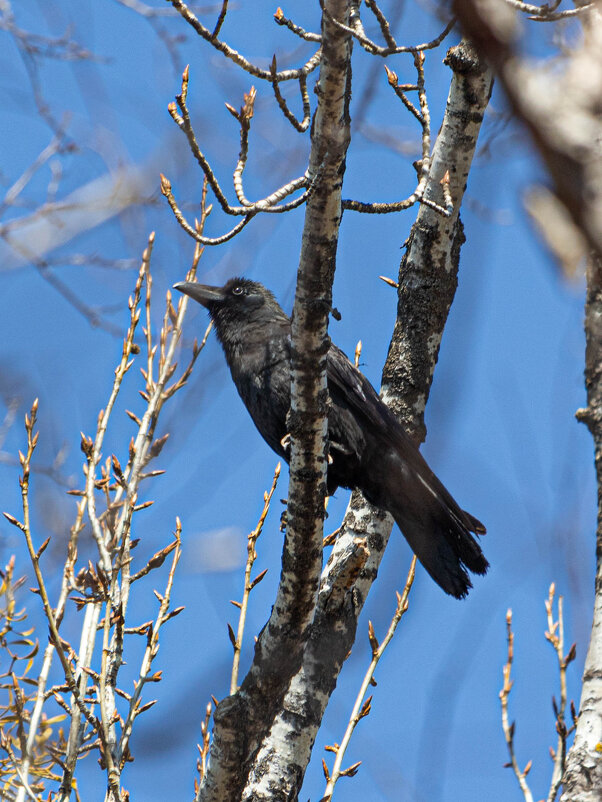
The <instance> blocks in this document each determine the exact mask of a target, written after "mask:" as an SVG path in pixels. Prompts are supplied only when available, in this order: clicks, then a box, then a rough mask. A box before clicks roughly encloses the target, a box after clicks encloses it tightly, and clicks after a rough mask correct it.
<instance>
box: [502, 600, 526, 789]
mask: <svg viewBox="0 0 602 802" xmlns="http://www.w3.org/2000/svg"><path fill="white" fill-rule="evenodd" d="M506 633H507V638H508V659H507V661H506V663H505V665H504V668H503V671H502V673H503V677H504V684H503V685H502V690H501V691H500V701H501V703H502V728H503V730H504V737H505V739H506V745H507V747H508V754H509V755H510V762H509V763H506V764H505V765H506V767H508V768H510V767H511V768H512V771H513V772H514V775H515V777H516V779H517V780H518V784H519V786H520V789H521V791H522V792H523V796H524V798H525V802H533V795H532V793H531V789H530V788H529V785H528V783H527V774H528V773H529V771H530V770H531V765H532V764H531V761H530V760H529V762H528V763H527V765H526V766H525V768H524V769H523V770H522V771H521V769H520V768H519V766H518V762H517V760H516V755H515V752H514V731H515V726H516V722H514V721H513V722H512V723H510V721H509V718H508V699H509V697H510V691H511V690H512V685H513V684H514V681H513V680H512V679H511V672H512V662H513V660H514V633H513V632H512V610H510V609H508V612H507V613H506Z"/></svg>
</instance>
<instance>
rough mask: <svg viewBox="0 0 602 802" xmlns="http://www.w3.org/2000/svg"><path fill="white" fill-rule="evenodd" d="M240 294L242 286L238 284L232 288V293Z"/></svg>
mask: <svg viewBox="0 0 602 802" xmlns="http://www.w3.org/2000/svg"><path fill="white" fill-rule="evenodd" d="M242 294H243V288H242V287H241V286H240V285H238V286H236V287H234V288H233V289H232V295H242Z"/></svg>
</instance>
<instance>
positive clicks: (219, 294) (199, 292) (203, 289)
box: [173, 281, 224, 308]
mask: <svg viewBox="0 0 602 802" xmlns="http://www.w3.org/2000/svg"><path fill="white" fill-rule="evenodd" d="M173 288H174V290H179V291H180V292H183V293H184V295H189V296H190V297H191V298H193V299H194V300H195V301H197V303H199V304H201V306H205V307H207V308H209V307H210V306H211V305H212V304H215V303H221V302H222V301H223V300H224V293H223V291H222V289H221V287H210V286H209V285H207V284H197V282H196V281H179V282H178V283H177V284H174V285H173Z"/></svg>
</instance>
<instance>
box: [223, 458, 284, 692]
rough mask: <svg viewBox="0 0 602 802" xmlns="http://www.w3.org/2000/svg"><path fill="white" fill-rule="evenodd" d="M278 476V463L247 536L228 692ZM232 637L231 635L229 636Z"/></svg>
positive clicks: (235, 679)
mask: <svg viewBox="0 0 602 802" xmlns="http://www.w3.org/2000/svg"><path fill="white" fill-rule="evenodd" d="M279 476H280V463H278V464H277V465H276V470H275V471H274V479H273V480H272V486H271V488H270V489H269V491H267V492H265V493H264V494H263V510H262V511H261V515H260V516H259V521H258V523H257V526H256V527H255V529H254V530H253V531H252V532H251V533H250V534H249V535H248V537H247V564H246V566H245V582H244V589H243V594H242V602H236V603H234V604H235V606H236V607H238V608H239V609H240V615H239V617H238V629H237V632H236V637H235V638H234V639H233V640H232V646H233V648H234V659H233V661H232V677H231V679H230V693H231V694H232V693H236V691H237V690H238V671H239V667H240V653H241V650H242V639H243V635H244V631H245V623H246V620H247V608H248V605H249V595H250V593H251V591H252V590H253V588H254V587H255V586H256V585H257V584H259V582H261V580H262V579H263V577H264V576H265V574H266V572H265V571H262V572H261V573H260V574H259V575H258V576H257V577H255V579H254V580H252V581H251V570H252V569H253V564H254V563H255V560H256V559H257V552H256V551H255V545H256V543H257V539H258V538H259V535H260V534H261V531H262V529H263V524H264V522H265V519H266V516H267V514H268V512H269V509H270V502H271V500H272V496H273V495H274V490H276V485H277V483H278V477H279ZM231 637H232V636H231Z"/></svg>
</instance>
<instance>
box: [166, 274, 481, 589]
mask: <svg viewBox="0 0 602 802" xmlns="http://www.w3.org/2000/svg"><path fill="white" fill-rule="evenodd" d="M174 289H177V290H179V291H180V292H183V293H184V294H186V295H189V296H190V297H191V298H193V299H194V300H195V301H197V302H198V303H200V304H201V305H202V306H204V307H205V308H206V309H207V310H208V312H209V315H210V317H211V319H212V320H213V323H214V326H215V330H216V333H217V337H218V339H219V340H220V342H221V344H222V346H223V349H224V354H225V356H226V361H227V362H228V366H229V368H230V372H231V374H232V379H233V381H234V384H235V385H236V389H237V390H238V392H239V395H240V397H241V398H242V400H243V402H244V404H245V406H246V408H247V410H248V412H249V414H250V415H251V418H252V419H253V422H254V423H255V426H256V427H257V429H258V430H259V433H260V434H261V436H262V437H263V439H264V440H265V441H266V443H267V444H268V445H269V446H270V447H271V448H272V449H273V450H274V451H275V452H276V453H277V454H278V455H279V456H280V457H282V458H283V459H284V460H286V461H287V462H288V458H289V452H288V444H287V426H286V417H287V413H288V410H289V406H290V397H291V321H290V318H289V317H288V316H287V315H286V314H285V312H284V311H283V310H282V309H281V307H280V305H279V304H278V302H277V301H276V299H275V298H274V296H273V295H272V293H271V292H270V291H269V290H268V289H266V288H265V287H264V286H263V285H262V284H259V283H258V282H256V281H250V280H249V279H246V278H232V279H230V280H229V281H228V282H226V284H224V286H223V287H211V286H207V285H204V284H198V283H196V282H187V281H184V282H181V283H178V284H174ZM326 371H327V381H328V392H329V395H330V405H329V411H328V439H329V457H328V477H327V492H328V494H329V495H332V494H333V493H334V492H335V490H336V489H337V487H346V488H350V489H356V488H357V489H358V490H360V491H361V492H362V493H363V495H364V496H365V498H366V499H367V500H368V501H369V502H370V503H371V504H373V505H374V506H376V507H380V508H381V509H384V510H386V511H387V512H389V513H391V515H392V516H393V518H394V519H395V521H396V523H397V525H398V526H399V528H400V529H401V531H402V533H403V535H404V536H405V538H406V540H407V541H408V543H409V544H410V547H411V548H412V550H413V551H414V553H415V554H416V556H417V557H418V559H419V560H420V562H421V563H422V565H423V566H424V567H425V568H426V570H427V571H428V573H429V574H430V575H431V577H432V578H433V579H434V580H435V582H436V583H437V584H438V585H439V586H440V587H441V588H443V590H444V591H445V592H446V593H449V594H450V595H451V596H455V597H456V598H458V599H461V598H464V597H465V596H466V594H467V593H468V590H469V588H471V587H472V583H471V581H470V577H469V575H468V572H467V569H468V570H470V571H472V572H474V573H476V574H484V573H486V571H487V568H488V565H489V564H488V562H487V560H486V559H485V557H484V555H483V552H482V551H481V548H480V546H479V544H478V542H477V540H476V538H475V537H474V536H473V535H472V534H471V532H474V533H475V534H479V535H482V534H485V531H486V530H485V527H484V526H483V524H482V523H481V522H480V521H478V520H477V519H476V518H474V517H473V516H472V515H470V514H469V513H467V512H465V511H464V510H462V509H461V508H460V507H459V506H458V504H457V503H456V501H454V499H453V498H452V496H451V494H450V493H449V492H448V491H447V490H446V489H445V487H444V486H443V484H442V483H441V482H440V481H439V479H437V477H436V476H435V474H434V473H433V472H432V470H431V469H430V468H429V466H428V465H427V463H426V460H425V459H424V457H423V456H422V455H421V454H420V451H419V450H418V447H417V446H416V445H415V443H414V441H413V440H412V439H411V438H410V437H409V435H408V434H407V433H406V432H405V430H404V428H403V427H402V425H401V424H400V423H399V422H398V420H397V419H396V418H395V416H394V415H393V413H392V412H391V411H390V410H389V408H388V407H387V406H386V405H385V404H384V403H383V401H382V400H381V399H380V397H379V395H378V393H377V392H376V391H375V390H374V388H373V387H372V385H371V384H370V382H369V381H368V379H366V377H365V376H364V375H363V374H362V373H360V371H359V370H357V369H356V368H355V366H354V365H352V364H351V362H350V361H349V360H348V359H347V357H346V356H345V354H344V353H343V352H342V351H341V350H340V349H339V348H337V347H336V345H333V344H331V345H330V347H329V350H328V354H327V369H326Z"/></svg>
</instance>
